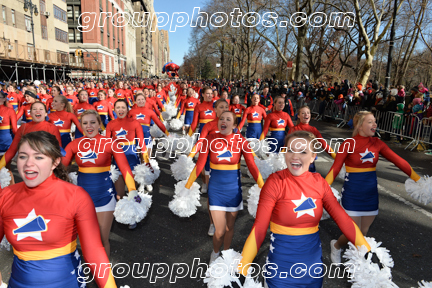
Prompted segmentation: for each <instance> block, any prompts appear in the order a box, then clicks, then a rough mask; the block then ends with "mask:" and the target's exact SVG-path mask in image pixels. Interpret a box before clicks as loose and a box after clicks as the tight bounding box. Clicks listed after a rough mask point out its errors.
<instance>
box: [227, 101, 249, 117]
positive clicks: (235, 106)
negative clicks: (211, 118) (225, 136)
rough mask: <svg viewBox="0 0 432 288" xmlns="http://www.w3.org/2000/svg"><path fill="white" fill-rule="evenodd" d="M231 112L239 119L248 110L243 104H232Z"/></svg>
mask: <svg viewBox="0 0 432 288" xmlns="http://www.w3.org/2000/svg"><path fill="white" fill-rule="evenodd" d="M229 110H230V111H232V112H234V113H235V114H236V116H237V117H242V113H243V111H245V110H246V108H245V107H244V106H243V105H241V104H231V105H230V106H229Z"/></svg>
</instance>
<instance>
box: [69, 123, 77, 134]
mask: <svg viewBox="0 0 432 288" xmlns="http://www.w3.org/2000/svg"><path fill="white" fill-rule="evenodd" d="M75 130H76V125H75V124H74V123H71V128H70V133H74V132H75Z"/></svg>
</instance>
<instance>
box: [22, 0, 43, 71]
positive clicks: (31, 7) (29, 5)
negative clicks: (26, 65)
mask: <svg viewBox="0 0 432 288" xmlns="http://www.w3.org/2000/svg"><path fill="white" fill-rule="evenodd" d="M28 10H30V21H31V30H32V36H33V49H34V51H33V57H34V61H36V43H35V36H34V23H33V12H34V14H35V16H38V15H39V11H38V9H37V6H36V4H33V3H32V1H31V0H24V11H25V12H27V11H28ZM36 78H37V80H39V71H38V69H37V68H36Z"/></svg>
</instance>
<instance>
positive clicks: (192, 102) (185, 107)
mask: <svg viewBox="0 0 432 288" xmlns="http://www.w3.org/2000/svg"><path fill="white" fill-rule="evenodd" d="M198 104H200V101H199V100H198V99H196V98H195V97H193V96H191V97H187V98H186V99H185V100H184V101H183V102H182V106H181V109H180V111H179V112H178V114H177V119H179V118H180V115H183V114H184V115H185V118H184V124H185V125H187V126H190V125H191V124H192V121H193V118H194V111H195V107H196V106H197V105H198Z"/></svg>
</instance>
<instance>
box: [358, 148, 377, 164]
mask: <svg viewBox="0 0 432 288" xmlns="http://www.w3.org/2000/svg"><path fill="white" fill-rule="evenodd" d="M369 153H372V155H373V157H372V158H368V159H361V160H362V163H366V162H371V163H373V161H374V158H375V153H373V152H371V151H369V149H368V148H366V151H365V152H363V153H360V156H361V157H362V158H363V157H365V156H366V155H367V154H369Z"/></svg>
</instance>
